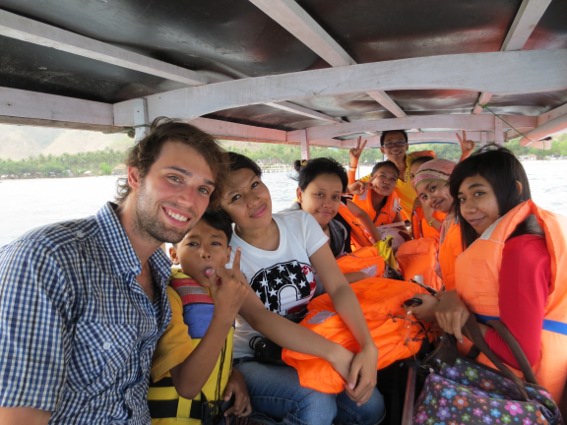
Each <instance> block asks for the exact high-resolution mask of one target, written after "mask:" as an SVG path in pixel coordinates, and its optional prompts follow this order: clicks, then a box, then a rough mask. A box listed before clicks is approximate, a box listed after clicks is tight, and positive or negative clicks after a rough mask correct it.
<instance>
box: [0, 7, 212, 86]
mask: <svg viewBox="0 0 567 425" xmlns="http://www.w3.org/2000/svg"><path fill="white" fill-rule="evenodd" d="M0 35H3V36H5V37H9V38H14V39H17V40H20V41H25V42H28V43H33V44H38V45H40V46H45V47H51V48H53V49H57V50H61V51H63V52H67V53H72V54H75V55H79V56H83V57H86V58H90V59H93V60H96V61H99V62H105V63H108V64H111V65H116V66H120V67H123V68H128V69H132V70H134V71H138V72H144V73H147V74H151V75H155V76H157V77H161V78H165V79H167V80H171V81H177V82H179V83H183V84H186V85H189V86H195V85H201V84H206V83H207V80H206V78H204V77H203V76H201V75H199V74H198V73H197V72H194V71H191V70H188V69H185V68H181V67H179V66H175V65H171V64H169V63H166V62H162V61H159V60H155V59H152V58H150V57H147V56H144V55H140V54H138V53H134V52H132V51H130V50H127V49H122V48H120V47H115V46H112V45H111V44H107V43H103V42H100V41H97V40H94V39H92V38H88V37H84V36H82V35H78V34H75V33H73V32H71V31H66V30H62V29H60V28H57V27H54V26H51V25H47V24H44V23H41V22H38V21H34V20H32V19H28V18H24V17H22V16H19V15H16V14H14V13H10V12H6V11H5V10H0Z"/></svg>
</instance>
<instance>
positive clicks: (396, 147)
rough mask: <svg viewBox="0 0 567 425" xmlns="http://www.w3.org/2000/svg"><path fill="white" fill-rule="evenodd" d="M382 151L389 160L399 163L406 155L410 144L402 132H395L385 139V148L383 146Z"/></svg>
mask: <svg viewBox="0 0 567 425" xmlns="http://www.w3.org/2000/svg"><path fill="white" fill-rule="evenodd" d="M380 150H381V151H382V153H383V154H384V155H386V156H387V157H388V159H389V160H391V161H394V162H395V163H398V162H400V161H401V160H402V159H403V158H404V156H405V155H406V152H407V150H408V143H407V142H406V139H405V137H404V134H403V133H402V132H399V131H393V132H391V133H388V134H386V136H385V137H384V146H382V147H381V148H380Z"/></svg>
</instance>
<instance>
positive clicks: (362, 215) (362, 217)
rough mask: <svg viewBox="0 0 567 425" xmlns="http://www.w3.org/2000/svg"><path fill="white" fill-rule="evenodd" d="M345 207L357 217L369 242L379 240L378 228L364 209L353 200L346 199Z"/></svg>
mask: <svg viewBox="0 0 567 425" xmlns="http://www.w3.org/2000/svg"><path fill="white" fill-rule="evenodd" d="M347 207H348V209H349V211H350V212H351V213H352V215H354V216H355V217H356V218H357V220H358V221H359V222H360V224H362V227H364V230H365V231H366V233H367V234H368V235H370V238H369V239H370V242H372V243H376V242H378V241H379V240H380V232H378V229H377V228H376V226H375V225H374V223H373V222H372V219H371V218H370V216H369V215H368V214H366V211H364V210H363V209H362V208H360V207H359V206H358V205H356V204H355V203H354V202H352V201H348V200H347Z"/></svg>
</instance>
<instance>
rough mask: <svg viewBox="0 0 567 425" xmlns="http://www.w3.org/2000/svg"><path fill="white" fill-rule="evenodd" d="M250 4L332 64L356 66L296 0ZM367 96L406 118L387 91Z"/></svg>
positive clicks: (261, 1)
mask: <svg viewBox="0 0 567 425" xmlns="http://www.w3.org/2000/svg"><path fill="white" fill-rule="evenodd" d="M249 1H250V2H251V3H253V4H254V5H255V6H256V7H258V8H259V9H260V10H262V12H264V13H265V14H266V15H268V16H269V17H270V18H272V19H273V20H274V21H276V22H277V23H278V24H280V25H281V26H282V27H283V28H284V29H286V30H287V31H289V32H290V33H291V34H292V35H293V36H294V37H296V38H297V39H298V40H299V41H301V42H302V43H303V44H305V45H306V46H307V47H309V48H310V49H311V50H313V51H314V52H315V53H316V54H317V55H319V56H320V57H321V58H322V59H323V60H325V61H326V62H327V63H328V64H329V65H331V66H333V67H341V66H349V65H354V64H356V61H355V60H354V59H353V58H351V57H350V55H349V54H348V53H347V52H346V51H345V50H344V49H343V48H342V47H341V46H340V45H339V44H338V43H337V42H336V41H335V40H334V39H333V38H332V37H331V36H330V35H329V34H328V33H327V32H326V31H325V30H324V29H323V28H322V27H321V26H320V25H319V24H318V23H317V22H316V21H315V20H314V19H313V18H312V17H311V16H309V14H308V13H307V12H305V10H303V8H301V7H300V6H299V5H298V4H297V3H296V2H295V1H294V0H249ZM367 94H368V96H370V97H371V98H372V99H374V100H375V101H376V102H378V103H380V104H381V105H382V106H383V107H384V108H386V109H387V110H388V111H390V112H391V113H392V114H394V116H396V117H398V118H403V117H405V116H407V115H406V113H405V112H404V111H403V110H402V108H400V107H399V106H398V104H397V103H396V102H395V101H394V100H393V99H392V98H391V97H390V96H389V95H388V94H387V93H386V92H385V91H380V90H373V91H370V92H367Z"/></svg>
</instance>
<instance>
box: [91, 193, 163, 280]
mask: <svg viewBox="0 0 567 425" xmlns="http://www.w3.org/2000/svg"><path fill="white" fill-rule="evenodd" d="M117 208H118V206H117V205H116V204H115V203H113V202H107V203H106V204H105V205H104V206H103V207H102V208H101V209H100V210H99V211H98V213H97V214H96V221H97V223H98V225H99V228H100V230H101V234H102V243H103V244H104V247H105V248H106V250H107V252H108V254H109V257H110V261H111V262H112V268H113V270H114V271H115V272H116V273H117V274H118V275H123V274H127V273H133V274H134V276H137V275H139V274H140V273H141V272H142V264H141V263H140V260H139V259H138V256H137V255H136V252H135V251H134V248H133V247H132V244H131V243H130V239H128V236H127V235H126V231H125V230H124V227H123V226H122V224H121V223H120V220H119V219H118V215H117V214H116V209H117ZM149 263H150V268H151V269H152V272H153V274H154V278H158V279H156V281H158V282H160V283H161V282H164V281H165V282H167V279H168V278H169V269H170V267H171V261H170V260H169V258H168V257H167V255H166V254H165V252H164V251H163V250H162V249H156V251H155V252H154V253H153V254H152V256H151V257H150V259H149Z"/></svg>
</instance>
